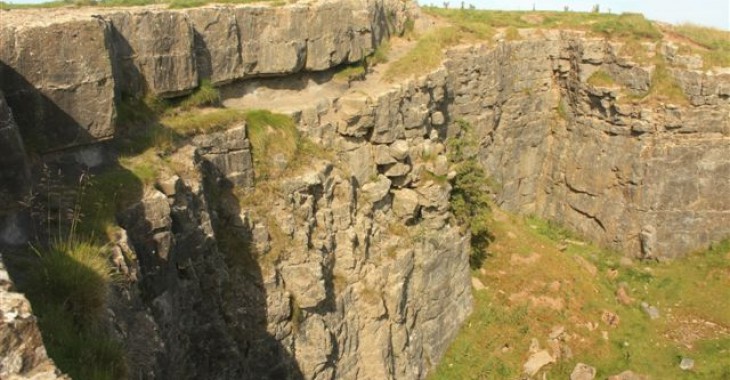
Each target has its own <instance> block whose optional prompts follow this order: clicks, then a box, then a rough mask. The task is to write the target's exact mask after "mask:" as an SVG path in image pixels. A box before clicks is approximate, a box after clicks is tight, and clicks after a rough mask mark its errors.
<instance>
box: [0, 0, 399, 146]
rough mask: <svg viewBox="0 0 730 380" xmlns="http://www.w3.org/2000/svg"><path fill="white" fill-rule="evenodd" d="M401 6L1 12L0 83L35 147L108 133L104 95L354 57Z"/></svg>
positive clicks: (376, 2) (178, 91)
mask: <svg viewBox="0 0 730 380" xmlns="http://www.w3.org/2000/svg"><path fill="white" fill-rule="evenodd" d="M407 8H408V5H407V4H406V3H404V2H401V1H391V0H337V1H311V2H303V3H296V4H291V5H285V6H282V7H276V6H271V5H268V4H266V3H262V4H259V5H238V6H207V7H202V8H193V9H184V10H169V9H164V8H161V7H155V6H149V7H138V8H128V9H125V8H99V9H95V8H82V9H77V10H74V11H73V12H68V10H57V11H54V10H48V9H42V10H40V9H39V10H12V11H3V14H2V19H3V23H2V25H0V82H1V83H2V90H3V91H5V95H6V97H7V99H8V103H9V104H10V106H11V107H12V108H13V109H14V110H15V112H16V114H17V115H18V116H17V121H18V124H19V125H20V128H21V132H22V133H23V135H24V136H25V137H26V139H28V140H29V141H28V142H29V143H32V145H33V148H34V149H35V150H37V151H39V152H47V151H51V150H56V149H61V148H66V147H70V146H75V145H82V144H87V143H92V142H95V141H100V140H104V139H108V138H111V137H113V136H114V134H115V126H114V120H115V117H116V115H115V102H118V101H120V100H121V99H122V98H123V97H141V96H143V95H145V94H149V95H154V96H159V97H174V96H179V95H184V94H187V93H190V92H191V91H193V90H194V89H195V88H197V87H198V86H199V84H200V82H201V80H206V79H207V80H210V81H211V82H212V83H213V84H221V83H226V82H231V81H233V80H238V79H243V78H249V77H254V76H271V75H285V74H291V73H295V72H299V71H305V70H306V71H321V70H326V69H329V68H332V67H334V66H337V65H340V64H346V63H353V62H358V61H360V60H362V59H363V58H364V57H365V56H367V55H369V54H371V53H372V52H373V51H374V49H375V48H376V47H377V45H378V44H379V43H380V41H381V40H382V39H383V38H386V37H388V36H389V34H390V33H391V32H394V31H398V30H402V29H403V23H404V22H405V20H406V18H407V16H406V14H407V12H408V9H407Z"/></svg>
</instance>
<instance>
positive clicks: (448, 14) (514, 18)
mask: <svg viewBox="0 0 730 380" xmlns="http://www.w3.org/2000/svg"><path fill="white" fill-rule="evenodd" d="M423 9H424V12H426V13H428V14H430V15H434V16H438V17H442V18H444V19H446V20H447V21H449V22H451V23H452V24H453V25H455V26H458V27H460V28H462V29H464V30H465V31H470V32H474V33H476V34H478V35H480V37H482V38H489V37H491V36H492V35H493V34H494V28H507V29H509V28H543V29H575V30H584V31H588V32H591V33H593V34H599V35H603V36H606V37H609V38H614V39H638V40H649V41H656V40H659V39H661V37H662V34H661V32H660V31H659V30H658V29H657V28H656V27H655V26H654V24H652V22H651V21H649V20H647V19H646V18H644V16H643V15H641V14H637V13H623V14H619V15H613V14H601V13H584V12H551V11H537V12H522V11H491V10H460V9H442V8H433V7H424V8H423Z"/></svg>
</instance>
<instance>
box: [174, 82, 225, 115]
mask: <svg viewBox="0 0 730 380" xmlns="http://www.w3.org/2000/svg"><path fill="white" fill-rule="evenodd" d="M220 103H221V95H220V93H219V92H218V89H217V88H215V87H213V84H211V83H210V80H207V79H204V80H203V81H202V82H200V86H198V88H196V89H195V92H193V93H192V94H190V95H189V96H188V97H186V98H185V100H183V101H182V102H181V103H180V107H181V108H182V109H185V110H188V109H191V108H201V107H217V106H220Z"/></svg>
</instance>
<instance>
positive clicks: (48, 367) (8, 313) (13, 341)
mask: <svg viewBox="0 0 730 380" xmlns="http://www.w3.org/2000/svg"><path fill="white" fill-rule="evenodd" d="M0 378H3V379H8V380H20V379H43V380H55V379H59V380H60V379H68V377H66V376H64V375H63V374H61V373H60V372H59V371H58V369H57V368H56V366H55V365H54V364H53V361H51V360H50V359H49V358H48V355H47V354H46V349H45V347H44V346H43V339H42V338H41V332H40V330H38V325H37V324H36V319H35V317H34V316H33V312H32V310H31V307H30V302H28V299H26V298H25V296H24V295H23V294H20V293H16V292H15V290H14V289H13V286H12V283H11V282H10V276H9V275H8V272H7V271H6V270H5V265H4V263H3V260H2V256H0Z"/></svg>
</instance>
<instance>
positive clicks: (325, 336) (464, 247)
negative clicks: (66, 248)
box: [0, 0, 730, 379]
mask: <svg viewBox="0 0 730 380" xmlns="http://www.w3.org/2000/svg"><path fill="white" fill-rule="evenodd" d="M408 12H410V11H409V5H407V4H404V3H402V2H400V1H394V2H390V1H344V0H343V1H335V2H324V1H317V2H311V3H301V4H293V5H287V6H284V7H271V6H260V5H246V6H231V7H229V6H225V7H224V6H208V7H203V8H196V9H190V10H180V11H172V10H162V9H159V8H156V7H149V8H135V9H117V10H113V11H110V10H104V11H103V12H102V11H99V10H98V9H92V10H88V9H81V10H79V11H78V12H75V13H73V14H62V13H59V14H58V16H59V17H55V18H53V21H44V20H48V18H44V19H40V18H35V19H34V18H33V16H34V13H33V12H28V13H18V14H13V15H12V16H11V17H10V18H9V19H11V20H13V21H14V22H9V23H4V24H3V25H2V26H0V43H2V44H1V45H0V79H2V82H0V83H2V90H3V91H4V92H5V93H6V95H7V97H8V98H7V99H8V104H9V105H10V107H11V108H12V109H13V112H14V114H15V118H16V119H17V121H18V123H17V124H18V126H19V128H16V127H15V123H11V122H4V120H9V119H8V118H7V117H5V116H4V115H9V112H7V111H6V108H7V107H5V104H4V102H2V99H3V98H2V97H0V123H2V124H0V133H2V134H0V147H2V148H3V149H4V151H8V152H12V154H11V155H9V156H7V157H8V158H7V159H6V158H3V159H2V160H3V161H0V162H1V163H2V165H3V166H2V168H0V169H1V170H0V175H1V176H2V177H0V178H3V180H5V179H6V178H13V179H17V181H18V183H19V184H23V183H27V182H28V181H30V180H29V179H28V178H27V177H28V176H29V174H28V169H27V165H28V161H27V158H26V154H25V150H24V147H23V144H22V143H20V138H19V136H18V130H19V131H20V134H22V135H23V137H24V140H25V145H26V146H29V148H32V149H33V150H34V151H35V152H40V153H48V152H50V151H57V150H59V149H60V150H61V151H60V152H57V153H55V154H45V155H43V160H44V161H46V162H47V163H48V164H49V165H55V163H56V162H64V163H66V162H69V161H70V162H72V165H70V166H74V165H76V166H83V165H85V166H91V167H92V168H91V169H93V170H98V171H101V172H103V171H104V170H109V169H110V166H113V165H114V159H113V157H114V154H113V153H114V152H113V149H107V148H106V145H104V144H103V143H102V141H103V140H105V139H111V138H113V137H115V135H116V134H117V131H116V129H115V128H116V127H115V123H114V120H115V112H116V108H115V105H116V104H118V102H119V100H120V99H121V97H122V96H133V97H141V96H143V94H154V95H157V96H161V97H174V96H179V95H182V94H185V93H187V92H190V91H191V90H193V89H194V88H196V87H197V86H198V84H199V83H200V81H201V79H209V80H211V81H212V82H213V83H215V84H218V85H220V86H222V87H223V93H224V94H227V99H226V103H227V104H228V105H229V106H232V105H235V104H239V103H243V105H244V106H250V104H254V103H249V102H248V101H249V98H246V96H247V95H250V94H255V93H256V91H257V90H259V89H262V91H263V90H264V89H265V90H267V91H276V90H277V89H278V88H284V89H285V90H291V89H295V90H297V91H299V90H301V91H302V93H301V94H300V96H302V94H304V93H305V90H306V87H307V86H308V85H309V84H308V83H310V82H317V81H316V80H311V81H310V80H309V79H310V77H308V76H307V75H309V74H307V75H303V74H302V73H303V72H307V73H310V72H319V71H323V70H326V69H329V68H331V67H335V66H337V65H340V64H343V63H349V62H355V61H359V60H361V59H362V58H363V56H365V55H367V54H369V53H370V52H372V51H373V49H374V48H375V47H376V46H377V45H378V44H379V43H380V42H381V40H382V39H383V38H385V37H386V36H388V34H389V33H391V32H393V31H396V32H397V31H399V30H401V29H402V27H403V23H404V22H405V19H406V17H411V16H412V15H411V14H409V13H408ZM323 20H328V21H330V20H337V22H325V21H323ZM284 26H286V27H284ZM528 34H529V33H528ZM665 49H666V50H667V51H666V52H665V56H666V57H667V59H669V57H673V58H674V59H678V60H681V59H682V58H681V57H680V56H676V55H675V56H672V55H671V51H670V50H671V47H669V46H666V47H665ZM618 51H619V49H618V47H617V45H615V44H614V43H611V42H607V41H605V40H599V39H595V38H588V37H586V36H585V35H583V34H580V33H573V32H549V31H547V32H545V33H543V34H540V35H532V36H529V38H526V39H525V40H523V41H512V42H506V41H499V42H498V43H496V44H495V45H492V46H488V45H474V46H468V47H461V48H459V49H455V50H453V51H451V52H450V53H449V54H448V59H447V60H446V61H445V62H444V63H443V65H442V67H440V68H439V69H437V70H435V71H434V72H432V73H428V74H426V75H424V76H422V77H420V78H417V79H409V80H405V81H403V82H402V83H399V84H394V85H390V84H382V83H379V84H377V85H373V86H370V83H365V84H363V85H361V86H358V85H355V86H353V87H352V88H351V89H349V90H348V89H341V91H340V92H338V93H336V94H334V95H328V96H312V97H311V98H308V99H306V101H305V99H301V100H300V101H297V102H295V104H293V105H292V104H289V105H288V107H287V108H286V109H279V111H282V112H284V111H286V112H287V113H289V114H290V115H292V117H293V118H294V119H295V121H296V123H297V127H296V129H297V130H298V132H299V133H300V134H301V135H302V136H305V137H307V138H308V139H309V140H310V141H313V142H315V143H316V144H317V150H318V151H319V150H322V151H324V152H323V154H321V155H314V156H315V157H311V158H309V159H308V160H306V161H305V162H304V163H303V164H302V165H300V166H299V167H297V165H296V163H295V162H291V161H288V159H287V158H286V157H275V158H274V159H272V160H271V162H267V163H266V164H267V168H269V167H270V169H269V170H274V171H277V172H278V173H279V175H278V177H276V178H275V180H262V178H263V176H261V173H258V174H257V173H256V170H261V167H259V168H258V169H257V168H256V167H254V165H253V162H254V159H253V157H252V146H251V145H252V144H251V141H250V137H251V136H250V131H249V127H250V126H249V125H247V124H246V123H240V124H238V125H235V126H233V127H231V128H229V129H227V130H225V131H218V132H214V133H205V134H200V135H198V136H195V137H192V138H189V139H187V140H186V141H185V144H184V145H183V146H181V147H177V148H176V149H174V151H172V152H168V153H165V157H164V158H165V160H166V161H167V162H168V163H169V164H170V166H171V167H174V168H175V170H174V171H166V172H161V173H158V174H157V175H156V177H157V178H155V179H154V180H152V181H151V182H150V183H148V184H147V185H146V186H145V187H144V188H143V190H144V191H143V192H142V191H140V196H139V199H136V202H135V203H134V204H133V205H132V206H131V207H129V208H126V209H124V210H119V211H120V212H119V213H118V214H117V215H116V220H115V221H116V223H117V224H118V227H120V228H119V229H117V230H116V232H115V236H114V241H113V242H112V243H111V244H110V247H111V248H110V250H111V251H112V259H113V261H114V264H115V266H116V270H117V271H118V272H119V274H120V276H121V277H123V281H122V285H119V286H116V287H115V289H114V292H113V297H112V298H111V301H110V304H109V313H108V314H109V315H108V319H109V323H110V326H113V330H114V333H115V334H116V337H117V339H118V340H119V341H121V342H123V343H124V345H125V347H126V349H127V351H128V359H129V364H130V370H131V373H132V375H133V376H135V377H139V378H183V379H184V378H191V379H192V378H223V379H234V378H235V379H237V378H257V379H258V378H262V379H265V378H270V379H282V378H292V379H299V378H307V379H392V378H398V379H420V378H424V377H425V375H426V374H427V372H428V370H429V369H430V368H431V367H432V366H433V365H434V364H435V363H437V362H438V361H439V359H440V358H441V356H442V355H443V353H444V351H445V349H446V347H447V345H448V343H449V342H450V340H451V339H452V338H453V337H454V335H455V334H456V331H457V330H458V327H459V325H460V324H461V323H462V322H463V321H464V319H465V318H466V316H467V315H468V313H469V312H470V309H471V292H470V282H469V267H468V254H469V246H468V242H469V239H468V236H467V234H466V233H465V231H464V230H463V229H462V228H460V226H457V225H456V222H455V218H454V217H453V215H452V212H451V209H450V204H449V198H450V193H451V185H450V183H449V181H448V179H449V178H452V175H453V173H451V168H450V163H449V160H448V158H447V149H448V148H447V146H448V144H447V141H448V140H449V139H453V138H459V136H458V134H457V131H456V130H455V128H454V124H455V123H454V122H455V121H456V120H460V119H464V120H467V121H469V122H471V124H472V125H473V126H474V127H475V131H476V133H477V135H478V138H479V146H480V148H481V151H480V154H479V158H480V160H481V163H482V164H483V166H484V167H485V168H486V169H487V170H488V172H489V174H490V175H491V176H492V179H493V180H494V183H495V188H494V189H493V190H494V191H495V192H496V201H497V203H498V204H499V205H500V206H501V207H504V208H506V209H509V210H514V211H518V212H522V213H534V214H539V215H542V216H545V217H547V218H550V219H553V220H558V221H561V222H563V223H565V224H567V225H568V226H570V227H573V228H574V229H576V230H578V231H579V232H581V233H583V234H585V235H587V236H588V237H590V238H592V239H594V240H596V241H598V242H600V243H602V244H604V245H609V246H612V247H615V248H617V249H620V250H623V251H624V252H626V253H627V254H633V255H637V256H644V257H674V256H676V255H679V254H683V253H686V252H688V251H690V250H693V249H697V248H700V247H702V246H704V245H707V244H709V243H710V242H711V241H713V240H717V239H720V238H723V237H726V236H728V235H730V224H728V223H727V217H728V215H729V212H730V209H728V207H730V201H728V199H727V196H726V195H724V193H722V192H721V191H718V189H719V188H721V187H722V186H723V185H727V184H728V178H730V173H728V168H730V166H728V165H727V164H728V162H727V160H728V159H727V157H729V156H728V155H727V154H725V153H726V152H727V149H728V148H727V144H725V142H726V141H727V137H728V134H729V133H730V120H729V116H728V115H730V75H728V74H712V73H705V72H700V71H693V70H688V69H678V68H677V69H672V70H673V72H672V75H673V77H675V78H677V82H678V83H679V85H680V86H681V87H682V89H683V91H684V92H685V93H686V94H687V95H688V98H689V101H688V104H686V105H679V104H677V105H672V104H661V103H654V104H642V103H639V102H635V103H631V102H628V103H627V102H624V101H622V100H621V94H620V90H621V89H628V90H629V91H636V92H640V91H645V90H647V89H648V88H649V87H650V80H651V76H652V75H651V74H652V72H653V71H654V70H657V68H656V65H641V64H638V63H634V62H631V61H630V60H629V59H627V58H626V57H621V56H620V54H619V53H617V52H618ZM67 63H73V64H67ZM599 69H600V70H604V71H606V72H608V73H610V75H611V77H612V78H614V80H615V82H616V83H617V86H615V87H608V88H602V87H596V86H593V85H591V84H589V83H588V78H589V77H590V76H591V75H592V74H593V73H594V72H596V71H597V70H599ZM254 77H255V78H256V79H255V80H254V79H251V78H254ZM272 77H282V78H283V79H280V80H279V82H269V80H271V81H276V79H268V78H272ZM312 78H315V79H320V78H325V79H329V78H331V75H330V76H329V77H328V76H327V74H326V73H325V74H323V75H322V76H321V77H312ZM282 83H284V84H282ZM241 94H243V95H241ZM307 96H309V95H307ZM236 97H239V98H240V99H235V98H236ZM237 102H238V103H237ZM272 108H276V106H274V105H272ZM39 136H44V137H45V138H44V139H40V140H39V139H38V137H39ZM87 144H90V147H88V146H86V145H87ZM88 149H98V150H100V151H102V152H103V153H104V154H100V157H103V158H106V162H98V163H97V164H98V165H96V164H95V165H87V164H88V162H89V161H88V160H84V159H80V158H79V157H82V156H84V154H85V153H84V154H81V153H79V152H87V151H88ZM69 157H70V158H69ZM108 157H112V159H111V160H109V159H108ZM82 158H83V157H82ZM100 161H104V159H101V160H100ZM109 161H111V162H109ZM57 166H59V167H62V166H63V165H57ZM66 166H69V165H66ZM54 168H55V166H54ZM272 177H274V176H272ZM255 179H256V180H255ZM4 187H7V188H8V189H10V187H9V186H4ZM18 189H20V190H18ZM18 189H14V188H13V189H10V192H11V193H12V194H13V196H16V197H17V196H18V194H20V193H22V190H23V186H20V187H19V188H18ZM0 190H5V189H4V188H0ZM16 199H17V198H16ZM11 225H12V226H15V227H17V226H18V223H16V222H15V221H12V223H11ZM3 236H5V235H3ZM8 236H9V235H8ZM17 240H23V239H17ZM12 243H16V241H11V240H9V239H7V238H4V240H3V244H6V245H10V244H12Z"/></svg>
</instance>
